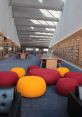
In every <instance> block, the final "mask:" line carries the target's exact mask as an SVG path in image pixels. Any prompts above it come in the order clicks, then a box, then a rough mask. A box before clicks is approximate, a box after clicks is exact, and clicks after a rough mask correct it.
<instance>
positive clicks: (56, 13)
mask: <svg viewBox="0 0 82 117" xmlns="http://www.w3.org/2000/svg"><path fill="white" fill-rule="evenodd" d="M48 11H49V12H50V13H51V14H52V16H54V17H55V18H59V17H60V15H61V12H60V11H54V10H48Z"/></svg>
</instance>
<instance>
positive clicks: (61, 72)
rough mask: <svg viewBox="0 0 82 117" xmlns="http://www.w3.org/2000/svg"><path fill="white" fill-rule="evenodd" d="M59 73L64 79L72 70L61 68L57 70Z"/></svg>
mask: <svg viewBox="0 0 82 117" xmlns="http://www.w3.org/2000/svg"><path fill="white" fill-rule="evenodd" d="M57 71H58V72H59V73H60V75H61V76H62V77H63V76H64V75H65V74H66V73H67V72H69V71H70V70H69V69H68V68H67V67H59V68H57Z"/></svg>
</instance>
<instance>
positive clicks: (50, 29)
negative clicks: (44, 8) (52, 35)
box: [46, 28, 55, 31]
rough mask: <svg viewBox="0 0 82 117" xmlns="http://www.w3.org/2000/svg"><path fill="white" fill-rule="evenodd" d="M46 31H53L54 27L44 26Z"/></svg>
mask: <svg viewBox="0 0 82 117" xmlns="http://www.w3.org/2000/svg"><path fill="white" fill-rule="evenodd" d="M46 30H47V31H55V29H54V28H46Z"/></svg>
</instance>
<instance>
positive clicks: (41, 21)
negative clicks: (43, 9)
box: [38, 20, 48, 25]
mask: <svg viewBox="0 0 82 117" xmlns="http://www.w3.org/2000/svg"><path fill="white" fill-rule="evenodd" d="M38 21H39V22H40V24H42V25H48V24H47V23H46V22H45V21H44V20H38Z"/></svg>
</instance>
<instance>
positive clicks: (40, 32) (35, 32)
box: [35, 32, 53, 35]
mask: <svg viewBox="0 0 82 117" xmlns="http://www.w3.org/2000/svg"><path fill="white" fill-rule="evenodd" d="M35 34H43V35H53V34H52V33H44V32H35Z"/></svg>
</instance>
